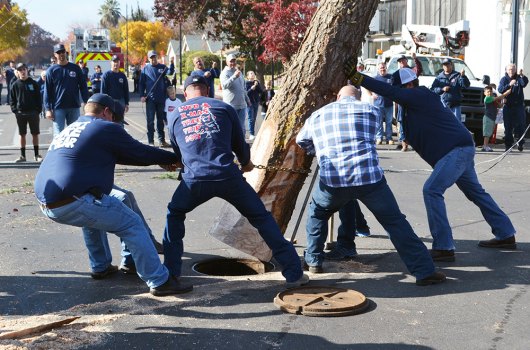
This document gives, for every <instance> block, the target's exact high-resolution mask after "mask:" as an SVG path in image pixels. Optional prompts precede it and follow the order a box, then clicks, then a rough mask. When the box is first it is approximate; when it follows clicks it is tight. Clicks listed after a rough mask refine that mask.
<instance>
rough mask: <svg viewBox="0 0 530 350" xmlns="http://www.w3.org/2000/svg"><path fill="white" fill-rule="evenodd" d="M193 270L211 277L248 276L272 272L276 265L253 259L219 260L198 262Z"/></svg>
mask: <svg viewBox="0 0 530 350" xmlns="http://www.w3.org/2000/svg"><path fill="white" fill-rule="evenodd" d="M193 270H194V271H196V272H199V273H202V274H205V275H210V276H248V275H259V274H262V273H265V272H270V271H272V270H274V265H273V264H272V263H270V262H263V261H259V260H252V259H227V258H219V259H211V260H206V261H202V262H198V263H196V264H195V265H193Z"/></svg>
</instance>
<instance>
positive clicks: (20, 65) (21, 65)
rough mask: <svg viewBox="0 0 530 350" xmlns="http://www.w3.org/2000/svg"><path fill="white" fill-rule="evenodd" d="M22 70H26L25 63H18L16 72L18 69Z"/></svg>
mask: <svg viewBox="0 0 530 350" xmlns="http://www.w3.org/2000/svg"><path fill="white" fill-rule="evenodd" d="M22 68H27V66H26V64H25V63H22V62H20V63H18V64H17V65H16V67H15V69H16V70H19V69H22Z"/></svg>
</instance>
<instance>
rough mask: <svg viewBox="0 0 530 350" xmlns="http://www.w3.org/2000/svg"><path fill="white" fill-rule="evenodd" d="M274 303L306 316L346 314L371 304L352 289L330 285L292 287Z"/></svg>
mask: <svg viewBox="0 0 530 350" xmlns="http://www.w3.org/2000/svg"><path fill="white" fill-rule="evenodd" d="M274 304H275V305H276V306H278V307H279V308H280V309H282V310H283V311H286V312H289V313H292V314H301V315H305V316H346V315H354V314H358V313H361V312H363V311H364V310H366V309H367V308H368V306H369V305H370V303H369V301H368V299H366V297H365V296H364V295H363V294H361V293H359V292H357V291H355V290H352V289H343V288H336V287H329V286H307V287H299V288H292V289H288V290H286V291H283V292H281V293H279V294H278V295H277V296H276V297H275V298H274Z"/></svg>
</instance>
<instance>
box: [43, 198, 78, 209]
mask: <svg viewBox="0 0 530 350" xmlns="http://www.w3.org/2000/svg"><path fill="white" fill-rule="evenodd" d="M76 200H77V198H75V197H70V198H66V199H61V200H60V201H57V202H53V203H46V204H43V203H41V206H42V207H43V208H46V209H57V208H60V207H62V206H65V205H67V204H70V203H73V202H74V201H76Z"/></svg>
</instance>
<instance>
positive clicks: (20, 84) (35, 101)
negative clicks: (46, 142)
mask: <svg viewBox="0 0 530 350" xmlns="http://www.w3.org/2000/svg"><path fill="white" fill-rule="evenodd" d="M16 70H17V71H18V79H17V80H15V82H14V83H13V84H12V85H11V90H10V91H9V95H10V104H11V111H12V112H13V113H15V116H16V118H17V125H18V130H19V135H20V157H19V158H17V159H16V160H15V162H16V163H20V162H25V161H26V134H27V131H28V125H29V130H30V133H31V136H32V140H33V150H34V152H35V161H36V162H41V161H42V157H41V156H40V154H39V134H40V129H39V124H40V118H39V114H40V112H41V110H42V99H41V96H40V88H39V84H37V82H36V81H35V80H33V79H32V78H31V77H30V76H29V74H28V67H27V66H26V65H25V64H24V63H19V64H17V65H16Z"/></svg>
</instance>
